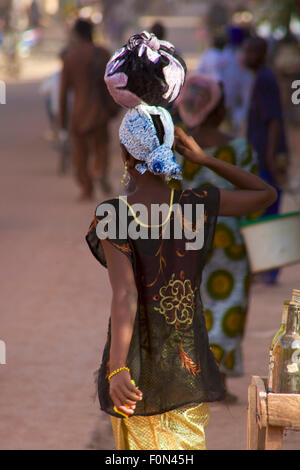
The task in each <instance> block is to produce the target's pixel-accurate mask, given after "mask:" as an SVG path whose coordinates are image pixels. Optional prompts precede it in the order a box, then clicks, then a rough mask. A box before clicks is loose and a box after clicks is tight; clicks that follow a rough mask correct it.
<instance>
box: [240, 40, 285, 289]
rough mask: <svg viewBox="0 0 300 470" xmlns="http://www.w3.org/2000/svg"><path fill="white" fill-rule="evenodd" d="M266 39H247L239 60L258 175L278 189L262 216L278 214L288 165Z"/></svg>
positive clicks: (271, 277) (272, 279)
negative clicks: (248, 89)
mask: <svg viewBox="0 0 300 470" xmlns="http://www.w3.org/2000/svg"><path fill="white" fill-rule="evenodd" d="M266 57H267V42H266V41H265V40H264V39H263V38H260V37H254V38H249V39H247V41H246V42H245V44H244V48H243V61H244V64H245V66H246V67H248V69H250V70H251V71H252V72H253V73H254V74H255V79H254V84H253V89H252V93H251V97H250V107H249V114H248V123H247V136H248V139H249V142H250V144H251V145H252V146H253V148H254V149H255V150H256V152H257V154H258V166H259V175H260V176H261V178H263V179H264V180H265V181H266V182H268V183H269V184H271V185H273V186H274V187H275V188H276V189H277V192H278V199H277V201H275V202H274V204H272V206H270V207H268V209H267V210H266V211H265V213H264V214H263V215H276V214H278V213H279V209H280V202H281V188H280V186H279V184H278V182H279V178H280V183H282V181H283V180H284V177H285V175H286V172H287V167H288V147H287V141H286V135H285V128H284V122H283V112H282V107H281V99H280V90H279V85H278V82H277V79H276V76H275V75H274V73H273V72H272V70H271V69H270V68H269V67H267V66H266ZM278 273H279V271H278V270H272V271H270V272H268V273H265V274H264V276H263V277H264V279H265V281H266V282H267V283H268V284H276V282H277V277H278Z"/></svg>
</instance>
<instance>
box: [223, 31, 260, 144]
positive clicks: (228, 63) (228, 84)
mask: <svg viewBox="0 0 300 470" xmlns="http://www.w3.org/2000/svg"><path fill="white" fill-rule="evenodd" d="M246 34H247V33H246V31H245V30H244V29H243V28H240V27H238V26H229V27H228V28H227V37H228V42H227V44H226V46H225V48H224V49H223V54H222V59H223V69H222V77H221V79H222V82H223V84H224V90H225V96H226V107H227V122H228V124H229V129H230V131H231V132H233V133H234V134H235V135H244V134H245V128H246V121H247V113H248V108H249V100H250V93H251V89H252V84H253V78H254V76H253V72H252V71H251V70H249V69H247V68H245V67H243V65H242V64H241V49H242V44H243V42H244V40H245V38H246Z"/></svg>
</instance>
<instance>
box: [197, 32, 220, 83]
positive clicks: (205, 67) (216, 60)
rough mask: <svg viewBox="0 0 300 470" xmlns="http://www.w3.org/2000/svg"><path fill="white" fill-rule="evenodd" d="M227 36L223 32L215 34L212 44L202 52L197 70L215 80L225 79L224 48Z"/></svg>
mask: <svg viewBox="0 0 300 470" xmlns="http://www.w3.org/2000/svg"><path fill="white" fill-rule="evenodd" d="M225 44H226V38H225V37H224V35H223V34H218V35H215V36H213V38H212V41H211V46H210V47H209V48H208V49H206V51H205V52H204V53H203V54H202V56H201V60H200V62H199V64H198V67H197V72H199V73H204V74H205V75H208V76H209V77H212V78H214V79H215V80H218V81H221V80H223V75H224V71H223V69H224V59H223V49H224V46H225Z"/></svg>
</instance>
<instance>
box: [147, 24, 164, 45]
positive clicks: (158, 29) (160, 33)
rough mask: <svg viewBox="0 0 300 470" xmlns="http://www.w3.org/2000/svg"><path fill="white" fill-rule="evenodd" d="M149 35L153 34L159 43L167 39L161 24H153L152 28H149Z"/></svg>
mask: <svg viewBox="0 0 300 470" xmlns="http://www.w3.org/2000/svg"><path fill="white" fill-rule="evenodd" d="M150 33H153V34H155V36H156V37H157V39H159V40H160V41H165V40H166V39H167V37H166V36H167V35H166V28H165V26H164V25H163V24H162V23H159V22H157V23H154V24H153V26H152V27H151V28H150Z"/></svg>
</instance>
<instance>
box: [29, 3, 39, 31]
mask: <svg viewBox="0 0 300 470" xmlns="http://www.w3.org/2000/svg"><path fill="white" fill-rule="evenodd" d="M40 21H41V13H40V7H39V4H38V2H37V1H36V0H33V1H32V2H31V4H30V6H29V8H28V25H29V27H30V28H38V27H39V26H40Z"/></svg>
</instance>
